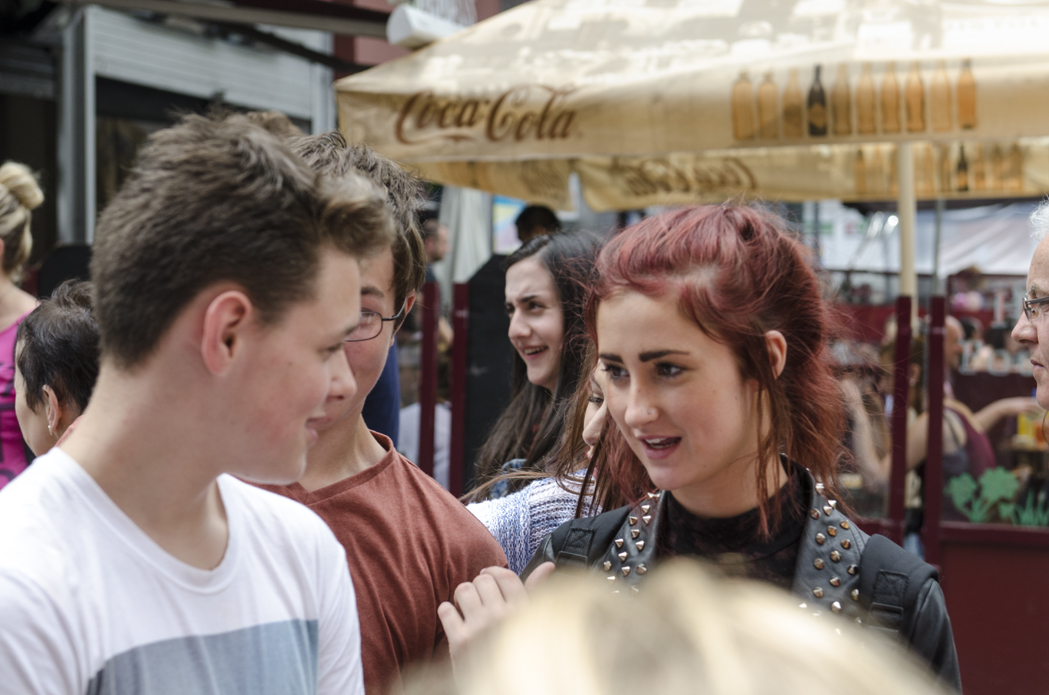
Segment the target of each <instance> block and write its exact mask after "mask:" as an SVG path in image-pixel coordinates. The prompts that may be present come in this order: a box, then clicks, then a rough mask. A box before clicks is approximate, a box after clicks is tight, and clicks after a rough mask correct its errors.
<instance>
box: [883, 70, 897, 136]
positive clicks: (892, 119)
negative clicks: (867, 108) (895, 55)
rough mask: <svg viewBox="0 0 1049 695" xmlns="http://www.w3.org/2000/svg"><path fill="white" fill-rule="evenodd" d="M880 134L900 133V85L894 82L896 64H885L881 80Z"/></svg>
mask: <svg viewBox="0 0 1049 695" xmlns="http://www.w3.org/2000/svg"><path fill="white" fill-rule="evenodd" d="M881 132H883V133H898V132H900V85H899V83H898V82H897V81H896V63H892V62H890V63H886V64H885V76H884V77H882V79H881Z"/></svg>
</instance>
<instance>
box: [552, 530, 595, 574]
mask: <svg viewBox="0 0 1049 695" xmlns="http://www.w3.org/2000/svg"><path fill="white" fill-rule="evenodd" d="M594 533H595V531H594V529H592V528H573V529H570V530H569V531H568V538H566V539H565V543H564V545H563V546H561V549H560V550H559V551H557V559H556V560H554V564H555V565H557V568H558V569H561V568H562V567H575V568H578V569H585V568H586V566H587V565H588V564H590V563H589V562H588V559H589V558H590V546H591V544H592V543H593V541H594Z"/></svg>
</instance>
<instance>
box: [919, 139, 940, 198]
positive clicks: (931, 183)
mask: <svg viewBox="0 0 1049 695" xmlns="http://www.w3.org/2000/svg"><path fill="white" fill-rule="evenodd" d="M917 175H918V190H919V191H920V192H921V194H922V195H923V196H929V197H931V196H933V195H934V194H935V193H936V160H935V158H934V157H933V153H932V145H925V146H923V147H922V148H921V163H920V165H919V166H918V172H917Z"/></svg>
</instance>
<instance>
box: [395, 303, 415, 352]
mask: <svg viewBox="0 0 1049 695" xmlns="http://www.w3.org/2000/svg"><path fill="white" fill-rule="evenodd" d="M415 297H416V295H415V291H414V290H413V291H411V292H409V293H408V296H407V297H405V298H404V313H403V314H401V320H400V321H398V322H397V331H399V330H401V326H403V325H404V320H405V319H406V318H408V314H410V313H412V307H413V306H415ZM397 331H393V335H391V336H390V345H393V341H394V340H396V339H397Z"/></svg>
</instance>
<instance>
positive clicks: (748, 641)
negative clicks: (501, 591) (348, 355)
mask: <svg viewBox="0 0 1049 695" xmlns="http://www.w3.org/2000/svg"><path fill="white" fill-rule="evenodd" d="M510 609H511V611H512V614H511V615H510V616H509V617H508V618H507V620H505V621H503V622H502V623H500V624H498V625H496V626H495V627H494V629H492V630H490V631H488V632H485V633H484V635H483V638H482V639H477V640H475V641H474V642H473V643H471V645H470V648H469V649H468V650H467V651H466V652H465V653H464V654H463V656H462V657H461V658H458V659H457V660H456V662H455V669H456V673H455V678H454V679H453V678H452V677H451V674H444V677H443V678H435V677H434V676H433V674H432V673H431V674H422V673H420V674H419V679H418V680H417V681H415V682H414V683H412V684H411V685H410V686H409V687H408V688H407V689H406V693H407V694H408V695H423V694H424V693H425V694H426V695H535V694H536V693H543V694H544V695H605V694H606V693H625V694H630V695H637V694H642V693H651V694H653V695H655V694H658V695H685V694H686V693H687V694H691V693H703V694H704V695H773V694H775V695H810V694H811V693H813V692H817V693H818V692H823V691H828V692H830V691H833V690H847V691H848V692H849V693H850V694H851V695H883V694H886V693H892V694H893V695H933V694H934V693H940V694H941V695H945V693H946V691H945V690H942V689H941V688H940V686H938V685H937V684H936V683H934V682H933V680H934V679H933V676H932V675H931V674H930V673H929V672H928V671H927V670H925V669H924V668H922V666H921V665H920V664H918V663H917V662H915V661H914V660H913V657H911V655H909V654H907V653H905V652H904V650H903V649H902V648H901V645H899V644H898V643H894V642H893V641H890V640H888V639H885V638H884V637H882V636H880V635H876V634H874V633H872V632H870V631H864V630H861V629H860V628H858V627H857V626H856V625H854V624H852V623H851V622H846V621H844V620H841V619H840V618H839V617H837V616H834V615H831V614H829V613H827V614H824V615H823V616H821V617H819V618H813V617H812V615H811V613H812V612H813V611H812V609H811V608H810V609H809V610H803V609H799V608H798V606H797V602H796V601H793V600H791V597H790V596H789V595H788V594H787V593H786V592H781V591H779V590H777V589H774V588H772V587H770V586H768V584H767V583H764V582H760V583H759V582H755V581H728V580H724V579H718V578H716V577H715V576H714V575H713V574H711V573H710V572H707V571H704V569H703V568H701V567H700V566H699V564H698V563H695V562H693V561H690V560H686V559H677V560H673V561H670V562H668V563H667V564H666V565H664V566H662V567H661V568H659V570H658V571H656V572H654V573H653V575H652V579H651V581H650V582H648V583H647V584H646V585H645V586H644V588H643V589H642V590H641V592H640V593H639V594H637V595H633V594H622V595H619V596H615V595H612V594H611V593H610V592H609V591H608V589H607V587H604V586H602V585H601V583H599V582H598V583H595V582H593V581H592V580H591V579H589V578H587V577H585V576H571V575H569V576H556V577H554V578H553V579H551V580H550V581H549V582H547V583H546V584H545V585H544V586H543V587H541V588H540V589H538V590H537V591H536V593H535V594H534V595H533V596H531V597H530V598H529V599H526V598H525V597H524V596H523V594H522V596H521V598H520V602H519V605H517V606H511V607H510ZM522 645H528V658H527V665H526V666H525V665H523V664H524V662H523V661H522V658H521V648H522ZM836 675H840V676H841V678H842V679H843V680H842V681H841V683H842V685H839V686H834V685H833V682H834V677H835V676H836Z"/></svg>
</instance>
